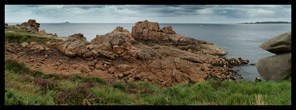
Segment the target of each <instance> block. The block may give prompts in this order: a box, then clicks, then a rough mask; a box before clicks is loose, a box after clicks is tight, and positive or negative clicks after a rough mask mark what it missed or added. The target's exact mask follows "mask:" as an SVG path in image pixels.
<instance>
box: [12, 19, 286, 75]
mask: <svg viewBox="0 0 296 110" xmlns="http://www.w3.org/2000/svg"><path fill="white" fill-rule="evenodd" d="M12 24H15V23H9V25H12ZM133 25H134V23H116V24H112V23H41V25H40V30H46V32H48V33H57V35H58V36H69V35H72V34H75V33H82V34H83V35H84V36H86V38H87V40H88V41H90V40H91V39H93V38H95V37H96V35H97V34H98V35H103V34H106V33H108V32H111V31H112V30H113V29H115V28H116V27H117V26H122V27H123V28H125V29H128V30H129V31H131V29H132V26H133ZM169 25H171V26H173V29H174V30H175V31H176V33H178V34H181V35H184V36H187V37H192V38H195V39H198V40H205V41H209V42H213V43H214V45H217V46H219V47H220V48H222V49H224V50H225V51H227V52H228V55H226V57H236V58H238V57H241V58H243V59H248V60H249V61H250V63H249V64H252V63H254V64H256V63H257V61H258V60H259V59H261V58H264V57H268V56H272V55H274V54H272V53H269V52H267V51H265V50H263V49H261V48H259V46H260V44H261V43H263V42H264V41H267V40H269V39H271V38H272V37H275V36H277V35H279V34H282V33H284V32H289V31H291V24H160V27H164V26H169ZM234 69H236V70H239V73H240V74H241V75H242V76H243V77H244V78H243V79H242V80H252V81H254V80H255V78H256V77H259V78H261V79H262V77H261V76H260V74H259V73H258V71H257V69H256V67H255V66H250V65H246V66H238V67H234Z"/></svg>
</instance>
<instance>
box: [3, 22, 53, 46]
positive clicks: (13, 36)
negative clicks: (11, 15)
mask: <svg viewBox="0 0 296 110" xmlns="http://www.w3.org/2000/svg"><path fill="white" fill-rule="evenodd" d="M51 39H54V38H53V37H47V36H45V35H40V34H33V33H29V32H24V31H22V30H21V29H18V28H15V27H13V26H9V28H5V42H17V43H22V42H33V41H34V42H38V43H45V42H46V41H48V40H51Z"/></svg>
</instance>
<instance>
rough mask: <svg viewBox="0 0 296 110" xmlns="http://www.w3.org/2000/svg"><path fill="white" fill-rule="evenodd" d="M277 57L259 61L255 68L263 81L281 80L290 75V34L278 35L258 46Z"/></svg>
mask: <svg viewBox="0 0 296 110" xmlns="http://www.w3.org/2000/svg"><path fill="white" fill-rule="evenodd" d="M260 47H261V48H263V49H264V50H267V51H269V52H271V53H275V54H277V55H274V56H271V57H267V58H263V59H260V60H259V61H258V63H257V64H256V68H257V70H258V72H259V73H260V75H261V76H262V77H263V79H265V80H275V81H276V80H282V79H285V78H286V77H288V76H290V75H291V32H286V33H283V34H281V35H278V36H276V37H274V38H272V39H270V40H268V41H266V42H264V43H262V44H261V45H260Z"/></svg>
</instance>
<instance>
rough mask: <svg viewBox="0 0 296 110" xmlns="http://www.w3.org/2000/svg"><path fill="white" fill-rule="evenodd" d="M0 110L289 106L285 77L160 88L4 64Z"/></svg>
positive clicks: (288, 85) (15, 64)
mask: <svg viewBox="0 0 296 110" xmlns="http://www.w3.org/2000/svg"><path fill="white" fill-rule="evenodd" d="M5 105H291V78H289V79H287V80H282V81H278V82H270V81H262V82H247V81H242V82H235V81H217V80H208V81H205V82H199V83H195V84H178V85H175V86H172V87H161V86H159V85H155V84H153V83H149V82H126V81H117V80H115V81H103V80H100V79H98V78H89V77H84V76H79V75H68V76H62V75H52V74H46V73H43V72H40V71H36V70H30V69H28V68H27V67H26V65H25V64H24V63H17V62H15V61H11V60H7V61H5Z"/></svg>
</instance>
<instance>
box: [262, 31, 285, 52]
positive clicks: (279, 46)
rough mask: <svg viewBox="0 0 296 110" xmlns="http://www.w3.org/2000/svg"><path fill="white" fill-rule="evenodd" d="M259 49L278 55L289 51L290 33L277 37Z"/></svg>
mask: <svg viewBox="0 0 296 110" xmlns="http://www.w3.org/2000/svg"><path fill="white" fill-rule="evenodd" d="M260 48H262V49H264V50H267V51H269V52H271V53H275V54H280V53H287V52H290V51H291V32H286V33H283V34H281V35H278V36H276V37H274V38H272V39H270V40H268V41H265V42H264V43H262V44H261V45H260Z"/></svg>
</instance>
